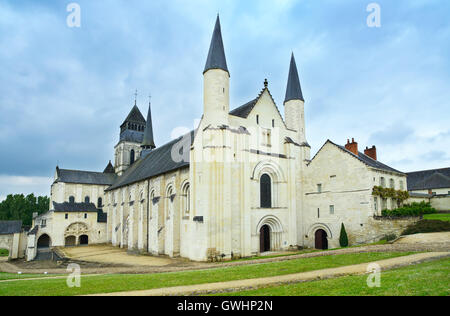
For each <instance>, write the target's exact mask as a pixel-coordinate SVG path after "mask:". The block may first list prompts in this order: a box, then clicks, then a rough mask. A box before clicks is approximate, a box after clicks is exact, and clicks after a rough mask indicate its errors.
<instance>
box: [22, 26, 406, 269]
mask: <svg viewBox="0 0 450 316" xmlns="http://www.w3.org/2000/svg"><path fill="white" fill-rule="evenodd" d="M288 67H289V68H288ZM287 71H288V78H287V86H286V87H287V88H286V96H285V99H284V115H282V114H281V112H280V111H279V109H278V107H277V105H276V103H275V100H274V99H273V97H272V95H271V93H270V90H269V83H268V82H267V80H265V81H264V80H263V79H264V78H262V79H261V90H260V91H255V96H256V97H255V99H253V100H250V101H249V102H247V103H246V104H244V105H242V106H238V107H236V106H233V107H231V106H230V90H229V88H230V84H229V83H230V72H229V69H228V65H227V61H226V57H225V49H224V44H223V39H222V33H221V26H220V20H219V17H217V21H216V25H215V28H214V31H213V36H212V40H211V45H210V48H209V53H208V58H207V61H206V65H205V68H204V70H203V76H204V87H203V91H204V92H203V93H204V98H203V100H204V102H203V117H202V119H201V122H200V123H199V126H198V127H197V128H196V129H195V130H193V131H192V132H190V133H188V134H187V135H184V136H183V137H180V138H178V139H175V140H173V141H171V142H169V143H167V144H164V145H162V146H159V147H157V146H155V140H154V137H153V128H152V113H151V109H150V105H149V108H148V113H147V115H146V118H145V117H144V116H143V115H142V113H141V112H140V110H139V108H138V107H137V105H136V103H135V105H134V107H133V108H132V109H131V112H130V113H129V115H128V116H127V117H126V119H125V121H124V122H123V124H122V125H121V126H120V136H119V141H118V144H117V145H116V146H115V158H114V163H112V162H110V163H109V164H108V165H107V167H106V168H105V170H104V171H103V172H88V171H78V170H67V169H60V168H59V167H57V168H56V171H55V176H54V178H55V181H54V183H53V184H52V187H51V203H50V204H51V205H50V210H49V212H47V213H45V214H42V215H40V216H35V218H34V219H33V228H32V230H31V231H30V232H29V233H28V243H27V247H28V248H27V257H28V259H29V260H32V259H34V258H35V257H36V255H39V249H44V248H48V247H58V246H61V247H64V246H77V245H83V244H102V243H103V244H104V243H108V244H112V245H113V246H116V247H121V248H126V249H128V251H129V252H132V253H148V254H152V255H156V256H157V255H167V256H170V257H176V256H181V257H184V258H188V259H190V260H195V261H206V260H213V259H214V258H221V259H224V260H227V259H233V258H239V257H250V256H254V255H258V254H260V253H264V252H269V251H284V250H293V249H298V248H300V247H311V248H319V249H327V248H334V247H339V233H340V229H341V226H342V224H344V225H345V228H346V230H347V233H348V236H349V240H350V243H351V244H358V243H366V242H371V241H376V240H377V238H378V239H380V238H381V237H382V236H384V235H385V234H387V233H389V232H392V231H395V230H396V229H398V227H392V226H390V224H387V223H385V222H383V221H381V220H379V219H377V217H378V216H379V215H381V210H383V209H386V208H393V207H395V203H396V201H394V200H390V199H383V198H380V197H376V196H373V195H372V189H373V187H374V186H385V187H390V188H394V189H396V190H406V185H407V183H406V174H404V173H402V172H400V171H398V170H395V169H393V168H391V167H389V166H387V165H385V164H383V163H381V162H379V161H378V160H377V148H376V147H375V146H373V147H370V148H369V147H366V148H365V150H364V149H363V150H362V151H360V150H359V148H358V143H357V141H356V140H355V139H348V140H347V139H345V140H344V139H338V140H336V141H342V142H343V143H344V144H343V145H339V144H338V142H333V141H331V140H328V141H327V142H326V143H325V144H324V145H323V146H322V148H321V149H320V150H319V151H318V152H317V153H316V154H315V156H314V157H311V153H310V151H311V147H310V145H309V144H308V142H307V138H306V125H305V115H304V111H305V100H304V97H303V93H302V89H301V84H300V79H299V73H298V69H297V65H296V61H295V58H294V55H293V54H292V56H291V60H290V63H289V60H286V72H287ZM153 115H157V113H153Z"/></svg>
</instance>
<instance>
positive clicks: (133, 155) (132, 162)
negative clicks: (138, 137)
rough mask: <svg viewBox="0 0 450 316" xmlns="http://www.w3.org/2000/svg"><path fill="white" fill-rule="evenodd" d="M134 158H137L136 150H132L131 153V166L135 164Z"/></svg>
mask: <svg viewBox="0 0 450 316" xmlns="http://www.w3.org/2000/svg"><path fill="white" fill-rule="evenodd" d="M134 158H135V153H134V149H132V150H131V152H130V165H132V164H134Z"/></svg>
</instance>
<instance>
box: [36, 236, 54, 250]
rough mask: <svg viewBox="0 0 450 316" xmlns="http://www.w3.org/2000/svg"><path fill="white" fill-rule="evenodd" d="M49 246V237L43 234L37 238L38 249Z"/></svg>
mask: <svg viewBox="0 0 450 316" xmlns="http://www.w3.org/2000/svg"><path fill="white" fill-rule="evenodd" d="M50 246H51V240H50V237H49V235H47V234H43V235H42V236H41V237H39V239H38V242H37V247H38V249H40V248H50Z"/></svg>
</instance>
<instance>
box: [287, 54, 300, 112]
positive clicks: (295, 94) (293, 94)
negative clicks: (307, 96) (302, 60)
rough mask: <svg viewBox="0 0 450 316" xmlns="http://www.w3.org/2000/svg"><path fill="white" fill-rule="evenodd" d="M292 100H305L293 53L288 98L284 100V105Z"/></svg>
mask: <svg viewBox="0 0 450 316" xmlns="http://www.w3.org/2000/svg"><path fill="white" fill-rule="evenodd" d="M290 100H301V101H305V100H304V99H303V93H302V88H301V86H300V79H299V77H298V71H297V65H296V63H295V58H294V53H292V57H291V65H290V67H289V77H288V84H287V88H286V97H285V99H284V103H286V102H288V101H290Z"/></svg>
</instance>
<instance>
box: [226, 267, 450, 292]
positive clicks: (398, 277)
mask: <svg viewBox="0 0 450 316" xmlns="http://www.w3.org/2000/svg"><path fill="white" fill-rule="evenodd" d="M367 277H368V276H367V275H361V276H347V277H341V278H336V279H329V280H322V281H313V282H306V283H297V284H291V285H284V286H277V287H268V288H262V289H258V290H254V291H244V292H235V293H226V294H223V295H227V296H229V295H230V296H339V295H344V296H358V295H363V296H449V295H450V287H449V284H450V259H442V260H438V261H433V262H427V263H422V264H418V265H414V266H409V267H406V268H400V269H396V270H391V271H386V272H382V273H381V287H379V288H369V287H368V286H367V283H366V281H367Z"/></svg>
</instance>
